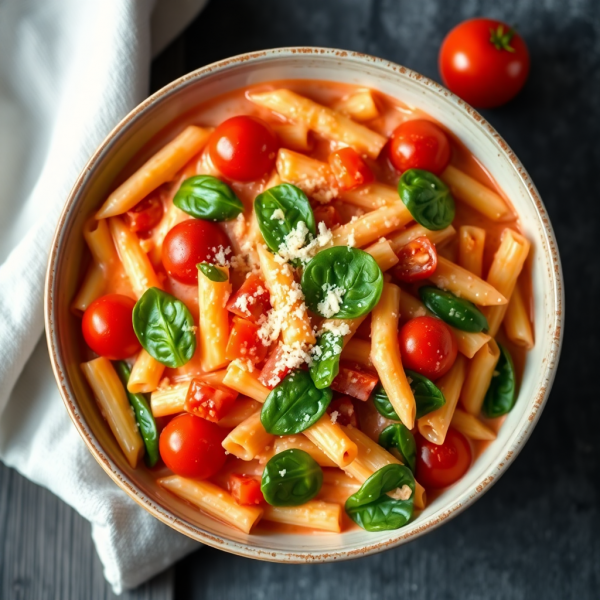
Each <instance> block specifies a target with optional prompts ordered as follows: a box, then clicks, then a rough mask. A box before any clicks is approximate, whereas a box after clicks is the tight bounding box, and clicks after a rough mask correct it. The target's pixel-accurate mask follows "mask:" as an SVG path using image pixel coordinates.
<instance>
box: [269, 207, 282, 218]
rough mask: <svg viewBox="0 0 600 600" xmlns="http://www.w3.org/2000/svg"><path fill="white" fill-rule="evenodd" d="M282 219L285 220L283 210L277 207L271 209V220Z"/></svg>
mask: <svg viewBox="0 0 600 600" xmlns="http://www.w3.org/2000/svg"><path fill="white" fill-rule="evenodd" d="M274 220H277V221H283V220H285V214H283V211H282V210H281V209H280V208H278V209H276V210H274V211H273V214H272V215H271V221H274Z"/></svg>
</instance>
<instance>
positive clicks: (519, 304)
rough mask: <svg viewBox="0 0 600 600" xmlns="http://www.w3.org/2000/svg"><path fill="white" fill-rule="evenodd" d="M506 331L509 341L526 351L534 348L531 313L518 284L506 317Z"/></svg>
mask: <svg viewBox="0 0 600 600" xmlns="http://www.w3.org/2000/svg"><path fill="white" fill-rule="evenodd" d="M504 331H506V336H507V337H508V339H509V340H510V341H511V342H513V343H515V344H516V345H517V346H521V347H522V348H525V349H526V350H531V349H532V348H533V345H534V342H533V328H532V327H531V321H530V319H529V311H528V310H527V308H526V306H525V299H524V298H523V293H522V291H521V287H520V286H519V284H518V283H517V285H516V286H515V289H514V290H513V293H512V296H511V297H510V302H509V303H508V307H507V309H506V315H505V317H504Z"/></svg>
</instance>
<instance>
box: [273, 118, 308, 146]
mask: <svg viewBox="0 0 600 600" xmlns="http://www.w3.org/2000/svg"><path fill="white" fill-rule="evenodd" d="M273 129H274V130H275V133H276V134H277V137H278V138H279V141H280V142H281V145H282V146H283V147H284V148H291V149H292V150H299V151H300V152H308V151H309V150H310V149H311V143H310V139H309V137H308V127H307V126H306V125H305V124H304V123H281V124H278V125H273Z"/></svg>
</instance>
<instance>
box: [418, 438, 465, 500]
mask: <svg viewBox="0 0 600 600" xmlns="http://www.w3.org/2000/svg"><path fill="white" fill-rule="evenodd" d="M415 437H416V442H417V469H416V471H417V472H416V477H417V481H418V482H419V483H420V484H421V485H423V486H424V487H425V488H426V489H430V488H445V487H448V486H449V485H452V484H453V483H456V482H457V481H458V480H459V479H460V478H461V477H462V476H463V475H464V474H465V473H466V472H467V471H468V470H469V467H470V466H471V460H472V453H471V446H470V445H469V442H468V441H467V438H465V436H464V435H463V434H462V433H459V432H458V431H456V430H455V429H452V428H450V429H448V433H447V434H446V439H445V440H444V443H443V444H441V445H439V446H438V445H437V444H434V443H433V442H430V441H429V440H426V439H425V438H424V437H422V436H421V435H417V436H415Z"/></svg>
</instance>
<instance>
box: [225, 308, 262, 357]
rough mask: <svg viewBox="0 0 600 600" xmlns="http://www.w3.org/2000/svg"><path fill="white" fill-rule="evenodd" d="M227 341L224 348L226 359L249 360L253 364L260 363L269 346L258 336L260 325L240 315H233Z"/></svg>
mask: <svg viewBox="0 0 600 600" xmlns="http://www.w3.org/2000/svg"><path fill="white" fill-rule="evenodd" d="M231 325H232V327H231V332H230V334H229V341H228V342H227V348H226V349H225V358H226V359H227V360H236V359H240V360H251V361H252V362H253V363H254V364H258V363H261V362H262V361H263V360H264V359H265V357H266V356H267V352H268V351H269V347H268V346H265V345H264V344H263V342H262V340H261V339H260V338H259V337H258V330H259V329H260V327H259V326H258V325H257V324H256V323H253V322H252V321H249V320H248V319H242V318H241V317H238V316H235V317H233V322H232V324H231Z"/></svg>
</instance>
